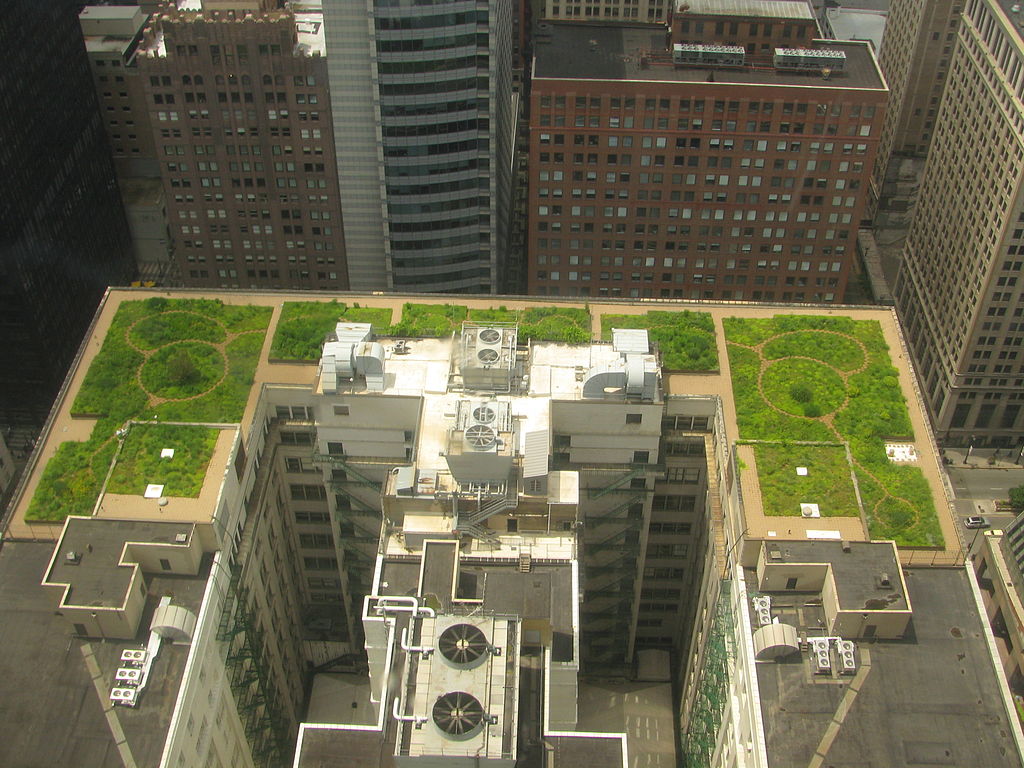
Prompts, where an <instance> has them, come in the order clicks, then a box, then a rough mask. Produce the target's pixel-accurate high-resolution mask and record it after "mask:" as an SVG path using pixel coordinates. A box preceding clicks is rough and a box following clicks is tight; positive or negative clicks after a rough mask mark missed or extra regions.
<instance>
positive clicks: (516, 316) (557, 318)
mask: <svg viewBox="0 0 1024 768" xmlns="http://www.w3.org/2000/svg"><path fill="white" fill-rule="evenodd" d="M468 319H469V320H472V321H473V322H476V323H488V322H495V323H516V324H518V326H519V339H520V340H521V341H527V340H532V341H553V342H561V343H565V344H586V343H588V342H589V341H590V313H589V312H588V311H587V310H586V309H582V308H577V307H530V308H528V309H506V308H505V307H498V308H497V309H494V308H492V309H471V310H469V318H468Z"/></svg>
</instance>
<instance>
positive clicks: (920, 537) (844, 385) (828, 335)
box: [723, 315, 943, 547]
mask: <svg viewBox="0 0 1024 768" xmlns="http://www.w3.org/2000/svg"><path fill="white" fill-rule="evenodd" d="M723 325H724V327H725V337H726V342H727V344H728V353H729V363H730V367H731V369H732V387H733V397H734V399H735V403H736V420H737V424H738V426H739V431H740V437H741V438H743V439H749V440H765V441H771V442H776V441H785V440H812V441H836V440H843V441H846V442H847V443H848V444H849V446H850V453H851V454H852V456H853V459H854V465H855V466H854V471H855V472H856V474H857V482H858V485H859V486H860V489H861V499H862V501H863V503H864V511H865V514H866V515H867V517H868V525H869V532H870V534H871V536H872V537H873V538H892V539H895V540H896V542H897V543H898V544H900V545H902V546H928V547H934V546H942V544H943V537H942V532H941V529H940V526H939V521H938V518H937V516H936V512H935V501H934V499H933V497H932V493H931V489H930V488H929V487H928V483H927V481H926V480H925V478H924V475H923V474H922V472H921V470H920V468H918V467H915V466H911V465H899V464H893V463H892V462H890V461H889V460H888V458H887V457H886V455H885V442H886V441H887V440H892V439H899V440H913V437H914V436H913V429H912V427H911V424H910V413H909V412H908V411H907V404H906V399H905V398H904V396H903V392H902V390H901V388H900V384H899V375H898V373H897V371H896V369H895V368H894V367H893V366H892V363H891V361H890V359H889V349H888V346H887V345H886V343H885V338H884V336H883V335H882V328H881V326H880V325H879V324H878V323H877V322H875V321H871V320H853V319H852V318H849V317H815V316H811V315H800V316H792V315H777V316H776V317H773V318H760V319H756V320H754V319H746V318H727V319H726V320H725V321H724V323H723ZM836 333H839V334H845V335H846V336H848V337H850V338H847V339H845V340H839V337H837V336H836ZM761 344H763V345H764V346H763V347H762V351H763V352H764V354H765V356H766V357H767V358H768V359H771V360H779V362H774V363H772V364H771V365H770V366H769V367H768V368H767V370H766V372H765V374H764V376H762V375H761V363H760V360H759V359H758V356H757V353H756V352H755V351H754V350H752V349H748V348H747V347H748V346H757V345H761ZM739 345H745V346H739ZM854 348H856V352H857V353H859V354H860V358H859V359H858V357H857V354H855V352H854ZM865 351H866V353H867V359H866V360H865V359H864V353H865ZM785 354H788V355H790V356H791V358H792V357H796V358H811V359H810V360H803V359H799V360H794V359H790V360H788V361H783V360H782V358H783V357H784V355H785ZM816 361H821V362H816ZM826 364H828V365H832V366H834V369H838V370H839V371H840V372H845V373H849V372H850V371H854V370H857V369H858V368H860V367H862V366H863V370H861V371H859V372H858V373H850V374H849V375H848V377H847V379H846V381H845V382H843V381H842V376H840V375H839V372H837V371H836V370H834V369H833V368H830V369H827V373H826V372H825V371H826ZM759 380H760V383H761V386H762V387H763V388H764V390H765V392H766V393H767V395H768V397H769V399H770V400H771V401H772V403H773V404H774V405H775V406H776V407H778V408H782V409H783V410H785V411H787V413H780V412H779V411H777V410H775V409H774V408H772V407H771V406H770V404H769V403H768V402H767V401H766V400H765V399H764V398H763V397H762V396H761V394H760V391H759V389H758V383H759ZM841 394H845V397H846V402H845V405H842V406H841V407H840V408H839V410H838V411H836V412H835V414H834V418H833V424H834V427H835V431H834V432H833V431H832V430H831V429H829V427H828V426H827V425H826V423H825V422H824V421H822V420H821V419H820V418H818V416H816V415H814V414H816V413H817V414H818V415H821V414H826V413H828V412H829V411H828V408H829V406H830V405H832V404H833V403H836V402H837V400H838V402H839V403H840V404H841V403H842V400H841V398H840V395H841ZM809 406H811V407H810V408H809ZM815 406H816V407H815ZM790 413H798V414H801V415H802V417H801V416H793V415H790ZM872 478H874V479H872Z"/></svg>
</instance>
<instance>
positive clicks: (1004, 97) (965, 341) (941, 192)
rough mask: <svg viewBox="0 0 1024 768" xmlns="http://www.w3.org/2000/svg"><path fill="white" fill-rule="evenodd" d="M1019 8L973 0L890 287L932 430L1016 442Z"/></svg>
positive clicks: (1021, 239)
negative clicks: (895, 275)
mask: <svg viewBox="0 0 1024 768" xmlns="http://www.w3.org/2000/svg"><path fill="white" fill-rule="evenodd" d="M1014 8H1019V7H1018V6H1011V5H1010V4H1009V3H1001V2H997V0H971V2H969V3H967V5H966V7H965V9H964V13H963V18H962V20H961V22H960V27H959V38H958V41H957V44H956V50H955V51H954V54H953V59H952V65H951V67H950V72H949V78H948V80H947V83H946V90H945V94H944V96H943V98H942V101H941V104H940V107H939V112H938V114H937V115H936V117H935V136H934V137H933V139H932V145H931V148H930V149H929V153H928V161H927V164H926V165H925V171H924V177H923V179H922V181H921V191H920V195H919V198H918V202H917V207H916V209H915V214H914V218H913V221H912V222H911V226H910V231H909V233H908V235H907V241H906V245H905V248H904V254H903V264H902V267H901V271H900V273H899V277H898V278H897V282H896V289H895V294H896V307H897V310H898V311H899V313H900V316H901V318H902V320H903V323H904V327H905V328H906V333H907V337H908V339H909V342H910V347H911V349H912V351H913V353H914V357H915V359H916V362H917V365H918V373H919V375H920V377H921V382H922V386H923V389H924V392H923V395H924V399H925V400H926V402H927V403H928V407H929V410H930V411H931V416H932V419H933V424H934V428H935V431H936V433H937V434H938V435H939V438H940V440H943V441H945V442H947V443H949V444H951V445H968V444H974V445H991V446H997V447H1009V446H1014V447H1016V446H1019V445H1020V441H1021V430H1022V428H1024V420H1022V417H1021V409H1022V405H1024V389H1022V388H1024V349H1022V346H1024V293H1022V292H1021V287H1022V285H1021V270H1022V264H1024V145H1022V136H1024V99H1022V96H1021V94H1022V89H1024V53H1022V37H1021V32H1020V30H1019V28H1018V26H1017V25H1018V23H1019V21H1020V18H1021V16H1020V11H1019V9H1018V10H1017V11H1014Z"/></svg>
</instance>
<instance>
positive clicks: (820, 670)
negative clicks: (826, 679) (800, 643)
mask: <svg viewBox="0 0 1024 768" xmlns="http://www.w3.org/2000/svg"><path fill="white" fill-rule="evenodd" d="M811 662H812V663H813V664H814V673H815V674H816V675H826V674H828V673H830V672H831V671H832V658H831V656H830V655H829V652H828V638H824V637H814V638H811Z"/></svg>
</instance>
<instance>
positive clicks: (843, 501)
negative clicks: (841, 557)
mask: <svg viewBox="0 0 1024 768" xmlns="http://www.w3.org/2000/svg"><path fill="white" fill-rule="evenodd" d="M753 449H754V457H755V459H756V460H757V477H758V481H759V482H760V484H761V503H762V505H763V507H764V513H765V514H766V515H787V516H790V517H800V504H801V503H811V504H817V505H818V507H819V509H820V511H821V516H822V517H857V516H859V515H860V509H859V508H858V506H857V494H856V492H855V491H854V488H853V480H852V479H851V477H850V465H849V463H848V462H847V460H846V450H845V449H844V448H842V447H840V446H830V445H793V444H786V443H782V444H764V443H762V444H757V445H754V446H753ZM797 467H807V475H806V476H801V475H798V474H797V473H796V468H797Z"/></svg>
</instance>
